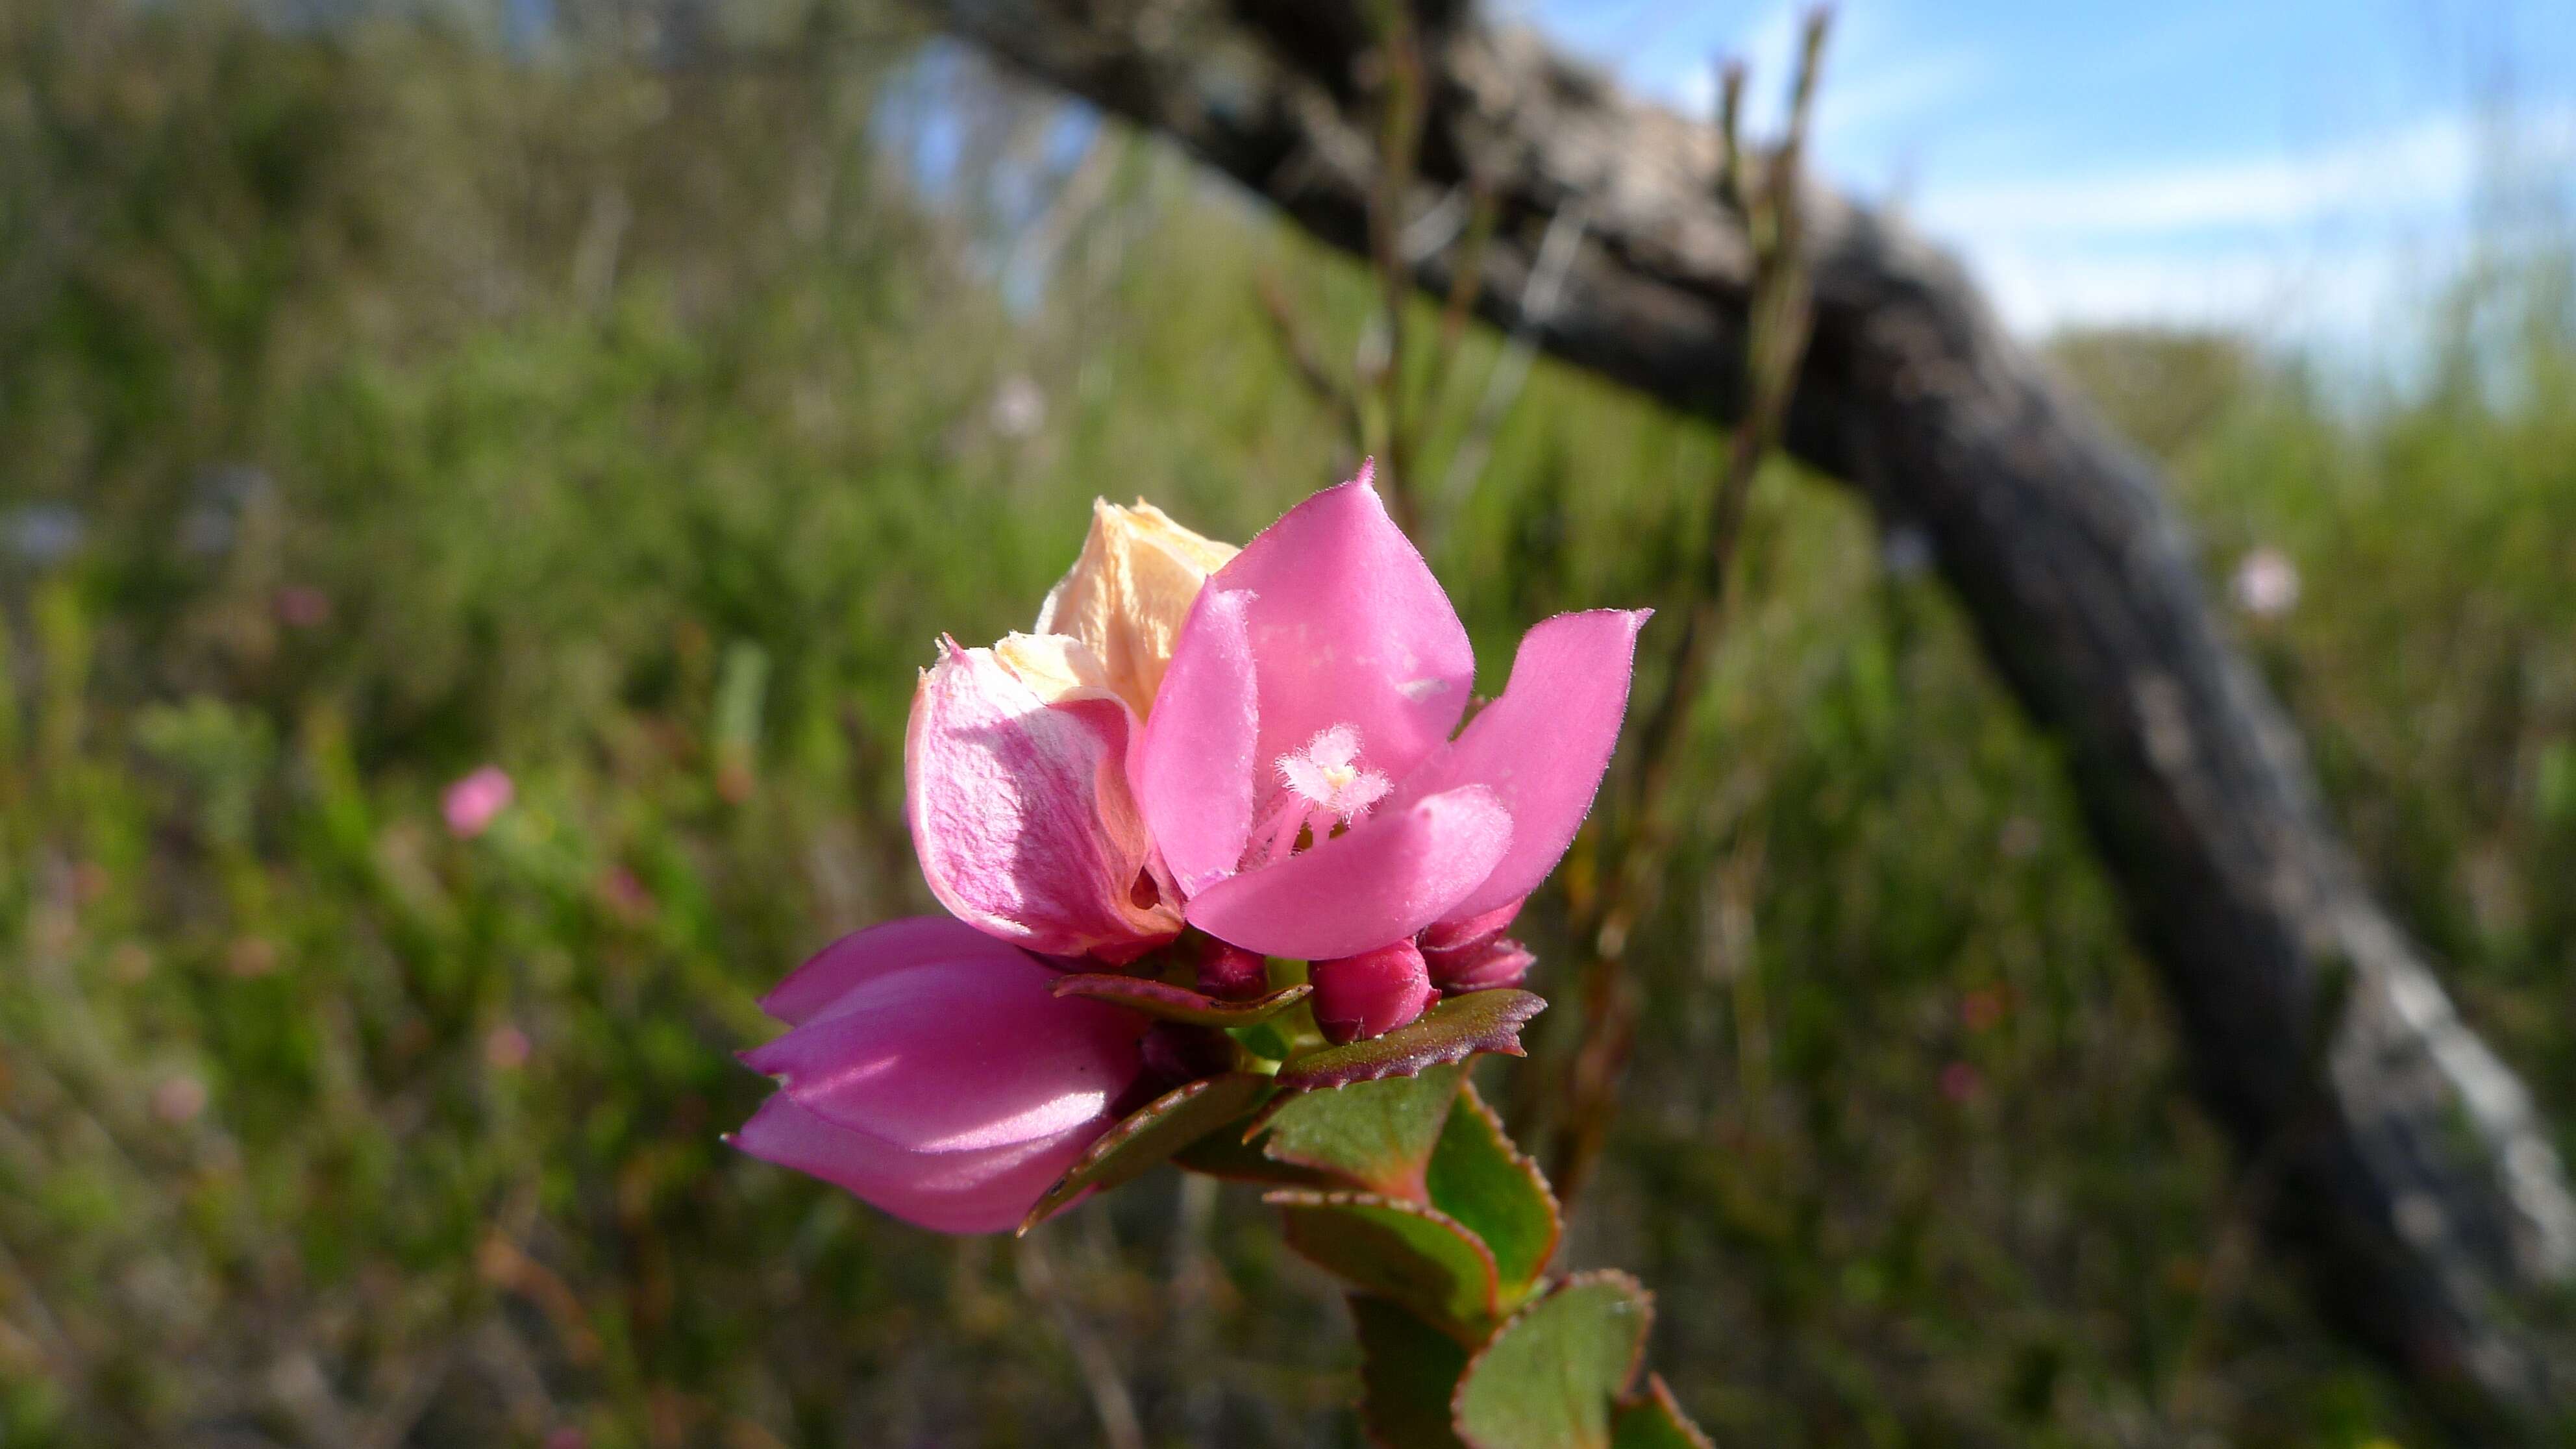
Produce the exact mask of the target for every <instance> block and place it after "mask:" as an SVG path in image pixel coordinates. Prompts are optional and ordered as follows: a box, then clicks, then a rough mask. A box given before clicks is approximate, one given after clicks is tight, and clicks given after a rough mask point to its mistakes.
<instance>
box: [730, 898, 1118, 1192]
mask: <svg viewBox="0 0 2576 1449" xmlns="http://www.w3.org/2000/svg"><path fill="white" fill-rule="evenodd" d="M1055 976H1056V972H1055V971H1054V970H1053V969H1052V968H1050V967H1049V966H1047V965H1046V964H1045V963H1043V962H1041V961H1039V960H1038V959H1037V958H1036V957H1034V956H1031V955H1029V954H1028V953H1027V952H1025V951H1021V950H1019V949H1017V948H1015V947H1011V946H1007V945H1004V944H1003V943H1001V942H999V941H997V940H994V939H993V938H992V937H991V936H989V935H986V934H984V933H983V932H981V931H978V930H976V929H975V928H973V927H971V926H968V925H966V924H964V923H963V922H960V921H954V920H950V919H948V918H947V917H945V916H915V917H912V918H910V919H908V920H901V921H895V922H892V923H890V924H887V925H883V926H878V927H875V928H873V929H870V930H866V931H861V932H859V933H858V934H856V935H854V936H847V937H844V938H842V939H841V940H839V941H837V942H835V943H833V944H832V945H831V946H828V947H826V948H825V949H824V950H823V951H822V952H821V954H819V955H817V956H815V957H814V959H813V960H811V961H808V962H807V963H805V965H804V966H803V967H802V968H801V969H799V970H798V971H797V972H796V974H794V975H792V976H790V977H788V978H787V979H786V980H785V981H783V982H781V983H779V986H778V989H777V990H775V991H772V992H771V993H769V995H768V996H767V997H765V998H763V999H762V1001H761V1008H762V1009H763V1010H765V1011H767V1012H768V1013H769V1014H770V1015H771V1016H774V1017H776V1018H778V1019H779V1020H780V1021H783V1022H785V1023H787V1024H788V1025H789V1026H790V1027H792V1028H793V1030H791V1031H789V1032H788V1033H787V1034H786V1035H784V1036H781V1037H779V1038H778V1039H777V1040H775V1041H772V1042H770V1043H769V1044H768V1045H766V1046H762V1047H758V1048H756V1049H754V1050H752V1051H749V1052H745V1053H744V1054H743V1061H744V1062H745V1063H746V1064H747V1065H749V1066H750V1067H752V1068H753V1069H754V1070H756V1071H760V1072H763V1073H766V1074H768V1075H770V1076H773V1077H776V1078H777V1079H778V1081H779V1083H780V1090H779V1091H778V1092H776V1093H775V1094H773V1095H772V1096H771V1097H770V1098H769V1100H768V1101H767V1102H764V1103H763V1104H761V1108H760V1110H759V1111H758V1112H757V1113H755V1114H754V1115H753V1116H752V1119H751V1120H750V1121H749V1122H747V1123H745V1124H744V1125H743V1128H742V1130H741V1131H740V1132H739V1133H736V1134H735V1135H734V1137H733V1139H732V1140H733V1141H734V1143H735V1145H737V1146H739V1147H741V1148H742V1149H743V1150H744V1151H746V1152H749V1153H751V1154H752V1155H753V1156H755V1157H760V1158H764V1159H766V1160H768V1161H771V1162H775V1163H778V1164H780V1165H781V1166H785V1167H792V1168H795V1169H797V1170H798V1171H801V1172H807V1173H811V1174H812V1175H814V1176H816V1177H819V1178H821V1179H823V1180H824V1181H826V1182H831V1183H835V1184H838V1185H839V1186H841V1187H843V1188H846V1189H848V1190H849V1191H851V1192H853V1193H855V1194H857V1195H858V1196H859V1197H861V1198H864V1199H866V1200H867V1201H869V1202H871V1203H874V1204H875V1205H877V1206H878V1207H880V1208H883V1209H885V1210H886V1211H887V1212H890V1213H893V1214H894V1215H895V1216H897V1217H900V1218H904V1219H906V1220H908V1221H911V1222H914V1223H918V1224H920V1225H921V1226H923V1227H926V1228H934V1229H937V1230H939V1231H941V1232H949V1233H988V1232H998V1231H1001V1230H1003V1229H1005V1228H1009V1227H1013V1226H1015V1225H1017V1224H1018V1222H1019V1221H1020V1219H1021V1217H1022V1216H1024V1215H1025V1214H1026V1213H1027V1212H1028V1210H1029V1208H1030V1207H1031V1206H1033V1205H1034V1204H1035V1203H1036V1202H1037V1200H1038V1197H1039V1195H1040V1194H1042V1193H1044V1192H1045V1191H1046V1189H1047V1188H1048V1187H1049V1186H1051V1185H1052V1184H1053V1183H1054V1182H1055V1180H1056V1179H1057V1178H1058V1177H1059V1176H1061V1175H1062V1174H1063V1173H1064V1171H1065V1169H1066V1168H1068V1167H1070V1166H1072V1164H1073V1161H1074V1159H1075V1158H1076V1157H1079V1156H1080V1155H1081V1154H1082V1150H1083V1149H1084V1148H1085V1147H1088V1146H1089V1145H1091V1142H1092V1141H1093V1139H1095V1138H1097V1137H1098V1136H1099V1135H1100V1134H1101V1133H1102V1132H1104V1131H1107V1130H1108V1128H1109V1126H1110V1124H1111V1123H1113V1122H1114V1121H1116V1120H1117V1118H1116V1115H1115V1114H1116V1113H1117V1112H1118V1111H1119V1110H1120V1109H1122V1108H1124V1107H1128V1106H1132V1105H1134V1104H1133V1103H1130V1102H1128V1101H1127V1100H1126V1098H1127V1097H1128V1096H1129V1095H1130V1093H1131V1089H1132V1088H1134V1087H1135V1086H1136V1084H1137V1082H1138V1079H1139V1077H1140V1075H1141V1074H1142V1062H1141V1058H1140V1055H1139V1047H1138V1043H1139V1041H1140V1039H1141V1038H1142V1037H1143V1036H1144V1035H1145V1030H1146V1025H1147V1023H1146V1021H1145V1019H1144V1018H1143V1017H1141V1016H1139V1015H1137V1014H1136V1013H1134V1012H1130V1011H1126V1010H1123V1009H1121V1008H1118V1007H1114V1006H1108V1005H1105V1004H1103V1003H1100V1002H1096V1001H1090V1000H1086V999H1084V998H1081V997H1058V996H1056V995H1055V994H1054V993H1053V992H1052V991H1050V990H1049V989H1048V987H1049V984H1050V983H1051V982H1052V981H1053V980H1054V979H1055Z"/></svg>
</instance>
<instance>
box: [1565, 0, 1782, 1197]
mask: <svg viewBox="0 0 2576 1449" xmlns="http://www.w3.org/2000/svg"><path fill="white" fill-rule="evenodd" d="M1830 23H1831V13H1830V12H1829V11H1827V10H1825V9H1824V8H1822V7H1818V8H1817V9H1814V10H1811V11H1809V12H1808V13H1807V21H1806V30H1805V36H1804V45H1803V47H1802V48H1801V50H1800V53H1799V60H1798V74H1797V78H1796V80H1795V82H1794V86H1793V89H1792V91H1791V94H1790V103H1789V129H1788V134H1787V136H1786V137H1784V138H1783V139H1782V141H1781V143H1780V146H1779V148H1778V149H1777V150H1776V151H1774V152H1773V153H1772V155H1771V160H1770V166H1769V168H1768V174H1767V175H1766V176H1765V177H1764V180H1763V184H1762V187H1761V190H1760V192H1759V193H1758V194H1755V195H1748V194H1747V192H1746V190H1745V184H1744V167H1745V163H1744V159H1743V143H1742V140H1741V138H1740V136H1739V134H1738V129H1737V128H1738V125H1739V121H1740V117H1741V114H1742V109H1743V91H1744V71H1743V68H1742V67H1741V66H1740V65H1735V64H1729V65H1727V66H1725V67H1724V69H1723V70H1722V72H1721V75H1720V84H1719V88H1718V95H1719V103H1718V146H1719V153H1718V156H1719V163H1718V180H1717V187H1718V199H1719V201H1720V203H1721V204H1723V205H1726V206H1727V207H1729V208H1730V209H1733V210H1738V211H1740V212H1741V213H1742V215H1743V218H1744V221H1745V230H1746V233H1747V234H1748V235H1749V236H1750V237H1751V238H1752V241H1753V249H1754V262H1753V265H1754V283H1753V305H1752V325H1751V328H1750V330H1749V335H1748V338H1747V348H1746V350H1747V353H1748V356H1747V358H1746V365H1747V374H1748V379H1749V384H1750V397H1749V400H1748V403H1747V406H1746V409H1745V415H1744V418H1743V420H1742V421H1741V422H1740V423H1739V424H1738V425H1737V427H1736V429H1735V434H1734V436H1733V438H1731V439H1730V440H1729V442H1728V446H1727V456H1726V467H1725V470H1724V472H1723V473H1721V474H1720V475H1719V478H1718V482H1717V487H1716V490H1715V493H1714V496H1713V497H1712V499H1711V501H1710V504H1709V512H1708V525H1707V527H1708V533H1707V537H1706V539H1705V541H1704V542H1703V544H1702V545H1701V548H1700V550H1699V573H1698V576H1697V577H1696V579H1694V580H1693V585H1692V589H1691V592H1690V606H1689V608H1688V609H1687V611H1686V612H1684V614H1683V616H1682V622H1681V627H1680V628H1679V629H1678V630H1677V631H1675V632H1674V634H1673V635H1672V636H1671V637H1672V643H1671V647H1670V648H1669V649H1668V650H1667V651H1666V655H1665V665H1664V669H1663V671H1662V675H1663V684H1662V688H1661V689H1660V691H1659V692H1658V693H1657V694H1656V696H1655V699H1654V702H1653V703H1652V704H1651V705H1650V706H1649V707H1648V708H1647V710H1646V713H1645V720H1644V723H1643V724H1642V725H1641V726H1640V727H1639V729H1638V732H1637V734H1636V736H1635V738H1634V741H1633V745H1632V751H1631V755H1630V758H1631V760H1632V761H1633V762H1634V763H1633V765H1632V766H1631V768H1630V769H1629V770H1628V771H1627V772H1626V773H1625V774H1624V775H1623V776H1622V777H1621V779H1622V781H1623V782H1624V784H1625V785H1626V788H1625V789H1624V790H1623V791H1622V792H1621V798H1620V801H1619V805H1620V809H1619V810H1618V812H1617V816H1616V819H1617V821H1618V822H1619V824H1620V825H1621V827H1622V828H1623V829H1624V831H1625V835H1624V838H1623V839H1621V840H1620V842H1619V843H1618V845H1617V847H1616V849H1615V850H1614V851H1613V852H1612V856H1611V865H1610V869H1609V870H1608V871H1607V872H1606V873H1605V879H1604V882H1603V888H1602V889H1601V890H1600V891H1599V892H1597V893H1596V894H1595V895H1594V896H1593V897H1592V899H1591V906H1590V909H1588V910H1578V911H1577V913H1576V925H1577V929H1576V932H1575V939H1576V940H1577V941H1578V942H1581V943H1583V944H1584V945H1586V946H1587V947H1588V948H1589V949H1590V951H1591V953H1592V954H1591V958H1590V960H1589V961H1588V963H1587V964H1586V966H1585V969H1584V973H1583V1010H1584V1016H1583V1021H1584V1031H1583V1036H1582V1039H1581V1042H1580V1044H1579V1045H1578V1046H1577V1048H1576V1050H1575V1054H1574V1059H1573V1062H1572V1064H1571V1065H1570V1066H1569V1068H1568V1070H1567V1073H1566V1081H1565V1084H1564V1086H1563V1088H1562V1090H1561V1091H1559V1092H1557V1093H1555V1094H1554V1097H1555V1100H1556V1101H1557V1102H1558V1103H1560V1104H1561V1105H1560V1108H1559V1115H1558V1117H1557V1127H1556V1131H1555V1132H1554V1134H1553V1141H1552V1144H1551V1149H1550V1151H1549V1153H1548V1159H1547V1160H1548V1166H1549V1176H1550V1178H1551V1180H1553V1182H1554V1183H1555V1185H1556V1191H1557V1196H1558V1197H1559V1198H1560V1199H1571V1198H1572V1197H1573V1196H1574V1194H1575V1193H1576V1192H1577V1191H1579V1190H1580V1189H1581V1187H1582V1185H1583V1181H1584V1179H1585V1178H1586V1177H1587V1176H1588V1175H1589V1174H1590V1172H1591V1169H1592V1164H1593V1162H1594V1160H1595V1159H1596V1158H1598V1156H1599V1155H1600V1151H1601V1146H1602V1144H1603V1143H1604V1142H1605V1141H1606V1140H1607V1138H1608V1133H1609V1126H1610V1121H1611V1118H1612V1116H1613V1115H1614V1113H1615V1112H1616V1110H1617V1094H1618V1085H1619V1077H1620V1075H1621V1073H1622V1072H1623V1071H1624V1070H1625V1069H1626V1066H1627V1061H1628V1052H1629V1048H1630V1046H1631V1045H1632V1044H1633V1043H1634V1041H1635V1038H1636V1023H1635V1015H1636V1005H1635V997H1634V992H1633V991H1632V990H1631V988H1630V986H1629V983H1628V980H1627V974H1626V964H1627V953H1628V942H1629V939H1630V936H1631V934H1632V933H1633V931H1634V929H1635V926H1636V924H1637V922H1638V921H1639V920H1641V919H1643V918H1644V916H1645V915H1646V913H1647V912H1649V911H1651V910H1653V909H1654V906H1655V901H1656V898H1657V896H1658V895H1660V893H1661V890H1662V884H1663V878H1664V875H1665V873H1666V871H1667V867H1668V861H1669V857H1670V855H1671V851H1672V846H1673V844H1674V839H1675V837H1676V835H1677V834H1678V833H1679V829H1680V821H1679V819H1678V818H1677V817H1676V814H1675V811H1674V806H1673V800H1674V797H1675V793H1676V792H1675V791H1674V789H1673V783H1674V781H1673V775H1674V772H1675V771H1676V769H1677V768H1678V767H1679V765H1680V762H1681V751H1680V749H1679V748H1678V745H1679V742H1680V739H1681V735H1682V729H1681V725H1682V722H1683V720H1685V719H1686V718H1688V716H1689V714H1690V710H1691V706H1692V705H1693V704H1695V703H1696V702H1697V701H1698V698H1699V695H1700V693H1701V688H1702V686H1703V684H1704V683H1705V682H1706V679H1707V675H1708V670H1709V664H1710V660H1711V658H1712V657H1713V656H1714V655H1715V653H1716V651H1717V645H1718V640H1719V637H1720V635H1721V633H1722V632H1723V629H1724V625H1725V617H1726V603H1727V592H1728V589H1729V587H1730V586H1731V585H1732V584H1733V582H1734V569H1733V565H1734V561H1735V553H1736V549H1737V547H1738V545H1739V544H1740V543H1741V541H1742V539H1743V534H1744V518H1745V512H1746V509H1747V506H1748V505H1749V503H1750V500H1751V498H1752V494H1753V480H1754V478H1755V476H1756V475H1757V474H1759V473H1760V472H1761V469H1762V463H1763V460H1764V459H1766V458H1768V457H1769V456H1770V455H1771V452H1772V450H1773V449H1774V448H1776V447H1778V446H1779V441H1780V430H1781V427H1782V424H1783V422H1784V421H1785V419H1786V418H1787V416H1788V409H1789V397H1790V393H1791V391H1792V390H1793V388H1794V387H1795V385H1796V381H1797V375H1798V364H1799V361H1800V359H1801V358H1802V357H1803V356H1804V355H1805V353H1806V347H1807V335H1808V329H1809V323H1810V319H1811V317H1812V294H1811V290H1810V283H1809V278H1808V274H1807V265H1806V262H1805V260H1804V257H1803V255H1802V253H1801V250H1800V249H1801V246H1802V244H1803V243H1802V237H1801V235H1800V224H1801V218H1800V216H1799V211H1798V197H1799V186H1800V169H1799V168H1800V166H1801V164H1802V161H1803V158H1804V154H1805V150H1806V140H1807V124H1808V117H1809V115H1810V113H1811V112H1812V111H1813V109H1814V105H1815V92H1816V75H1817V71H1818V69H1819V68H1820V66H1821V64H1822V61H1823V58H1824V45H1825V34H1826V31H1827V28H1828V26H1829V25H1830Z"/></svg>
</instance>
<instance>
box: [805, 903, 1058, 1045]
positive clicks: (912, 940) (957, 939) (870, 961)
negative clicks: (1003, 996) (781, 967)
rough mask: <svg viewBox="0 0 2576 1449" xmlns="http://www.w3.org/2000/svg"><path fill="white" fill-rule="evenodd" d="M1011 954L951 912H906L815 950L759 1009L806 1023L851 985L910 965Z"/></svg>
mask: <svg viewBox="0 0 2576 1449" xmlns="http://www.w3.org/2000/svg"><path fill="white" fill-rule="evenodd" d="M1008 954H1011V948H1009V947H1007V946H1000V947H997V946H996V945H995V943H994V941H993V938H992V937H990V936H988V935H985V934H984V933H983V932H981V931H978V930H976V929H975V928H974V927H972V926H970V925H967V924H966V923H965V922H963V921H960V920H958V919H957V918H955V917H953V916H907V917H905V918H904V919H903V920H900V921H888V922H886V923H885V924H884V925H882V926H870V927H869V928H868V929H866V930H864V931H854V932H852V933H851V934H849V935H847V936H843V937H842V938H841V939H839V940H837V941H834V942H833V943H832V944H831V945H829V946H826V947H824V948H823V949H822V950H820V951H817V952H815V953H814V955H813V957H812V959H810V960H808V961H807V962H806V963H805V964H804V965H802V966H799V967H797V968H796V970H795V971H794V972H792V973H790V974H789V976H788V978H787V979H786V980H784V981H781V982H779V983H778V984H777V985H776V986H774V987H772V988H770V992H769V994H768V995H767V996H764V997H762V998H760V1009H761V1010H763V1011H765V1012H768V1013H769V1014H770V1015H771V1016H773V1017H776V1018H777V1019H778V1020H780V1021H783V1022H785V1023H787V1024H788V1025H789V1026H803V1025H804V1024H805V1023H806V1022H808V1021H810V1020H812V1019H813V1018H815V1017H817V1016H820V1015H822V1014H824V1013H825V1012H826V1011H828V1010H830V1009H832V1008H833V1007H834V1005H835V1004H836V1003H838V1002H839V1001H840V1000H841V998H842V997H844V996H846V995H848V994H849V992H850V991H851V990H852V989H853V988H855V987H858V986H861V985H864V984H866V983H867V982H868V981H870V980H873V979H875V978H876V977H879V976H883V975H886V974H888V973H890V972H895V971H900V970H903V969H904V968H905V967H907V966H922V965H928V964H931V963H935V962H941V961H961V960H968V961H971V960H977V959H994V958H997V957H999V956H1004V955H1008Z"/></svg>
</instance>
